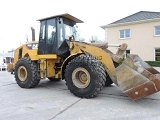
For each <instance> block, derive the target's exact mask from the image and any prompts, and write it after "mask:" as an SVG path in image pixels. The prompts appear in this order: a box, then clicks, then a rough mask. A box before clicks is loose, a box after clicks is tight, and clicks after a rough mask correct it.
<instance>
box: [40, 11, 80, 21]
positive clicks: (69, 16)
mask: <svg viewBox="0 0 160 120" xmlns="http://www.w3.org/2000/svg"><path fill="white" fill-rule="evenodd" d="M56 17H64V18H67V19H69V20H72V21H74V22H76V23H83V21H82V20H80V19H78V18H76V17H74V16H72V15H70V14H68V13H65V14H60V15H54V16H50V17H47V18H42V19H39V20H38V21H43V20H47V19H51V18H56Z"/></svg>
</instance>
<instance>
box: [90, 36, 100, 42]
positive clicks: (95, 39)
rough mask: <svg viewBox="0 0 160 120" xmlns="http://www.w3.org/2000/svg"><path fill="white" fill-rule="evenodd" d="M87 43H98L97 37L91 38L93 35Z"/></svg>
mask: <svg viewBox="0 0 160 120" xmlns="http://www.w3.org/2000/svg"><path fill="white" fill-rule="evenodd" d="M89 41H90V42H91V43H95V42H99V40H98V36H93V35H92V36H91V37H90V39H89Z"/></svg>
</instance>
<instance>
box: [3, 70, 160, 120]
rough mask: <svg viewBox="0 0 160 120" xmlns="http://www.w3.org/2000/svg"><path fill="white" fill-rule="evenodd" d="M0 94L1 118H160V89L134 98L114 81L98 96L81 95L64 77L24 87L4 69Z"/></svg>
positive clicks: (45, 119)
mask: <svg viewBox="0 0 160 120" xmlns="http://www.w3.org/2000/svg"><path fill="white" fill-rule="evenodd" d="M0 95H1V96H0V120H160V92H159V93H156V94H153V95H150V96H148V97H146V98H144V99H140V100H138V101H132V100H130V99H129V98H128V97H127V96H126V95H124V94H123V93H122V92H121V91H120V90H119V88H118V87H116V86H115V85H112V86H110V87H105V88H104V89H103V90H102V91H101V92H100V94H99V95H98V96H97V97H96V98H93V99H81V98H78V97H76V96H74V95H73V94H71V93H70V92H69V91H68V90H67V87H66V85H65V82H64V81H60V82H50V81H49V80H48V79H46V80H41V82H40V84H39V85H38V86H37V87H36V88H32V89H22V88H20V87H19V86H18V85H17V84H16V82H15V80H14V76H13V75H11V74H10V73H8V72H4V71H1V72H0Z"/></svg>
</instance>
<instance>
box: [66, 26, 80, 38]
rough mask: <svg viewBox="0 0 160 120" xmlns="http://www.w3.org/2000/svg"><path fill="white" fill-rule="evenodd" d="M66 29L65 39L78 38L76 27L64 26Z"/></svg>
mask: <svg viewBox="0 0 160 120" xmlns="http://www.w3.org/2000/svg"><path fill="white" fill-rule="evenodd" d="M64 29H65V39H69V37H70V36H72V35H73V36H74V39H76V38H77V34H76V29H75V25H74V26H70V25H67V24H64Z"/></svg>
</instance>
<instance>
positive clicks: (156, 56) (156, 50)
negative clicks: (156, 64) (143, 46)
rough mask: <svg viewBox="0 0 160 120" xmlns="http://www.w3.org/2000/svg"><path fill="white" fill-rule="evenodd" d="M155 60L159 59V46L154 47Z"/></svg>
mask: <svg viewBox="0 0 160 120" xmlns="http://www.w3.org/2000/svg"><path fill="white" fill-rule="evenodd" d="M155 60H156V61H160V48H155Z"/></svg>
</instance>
